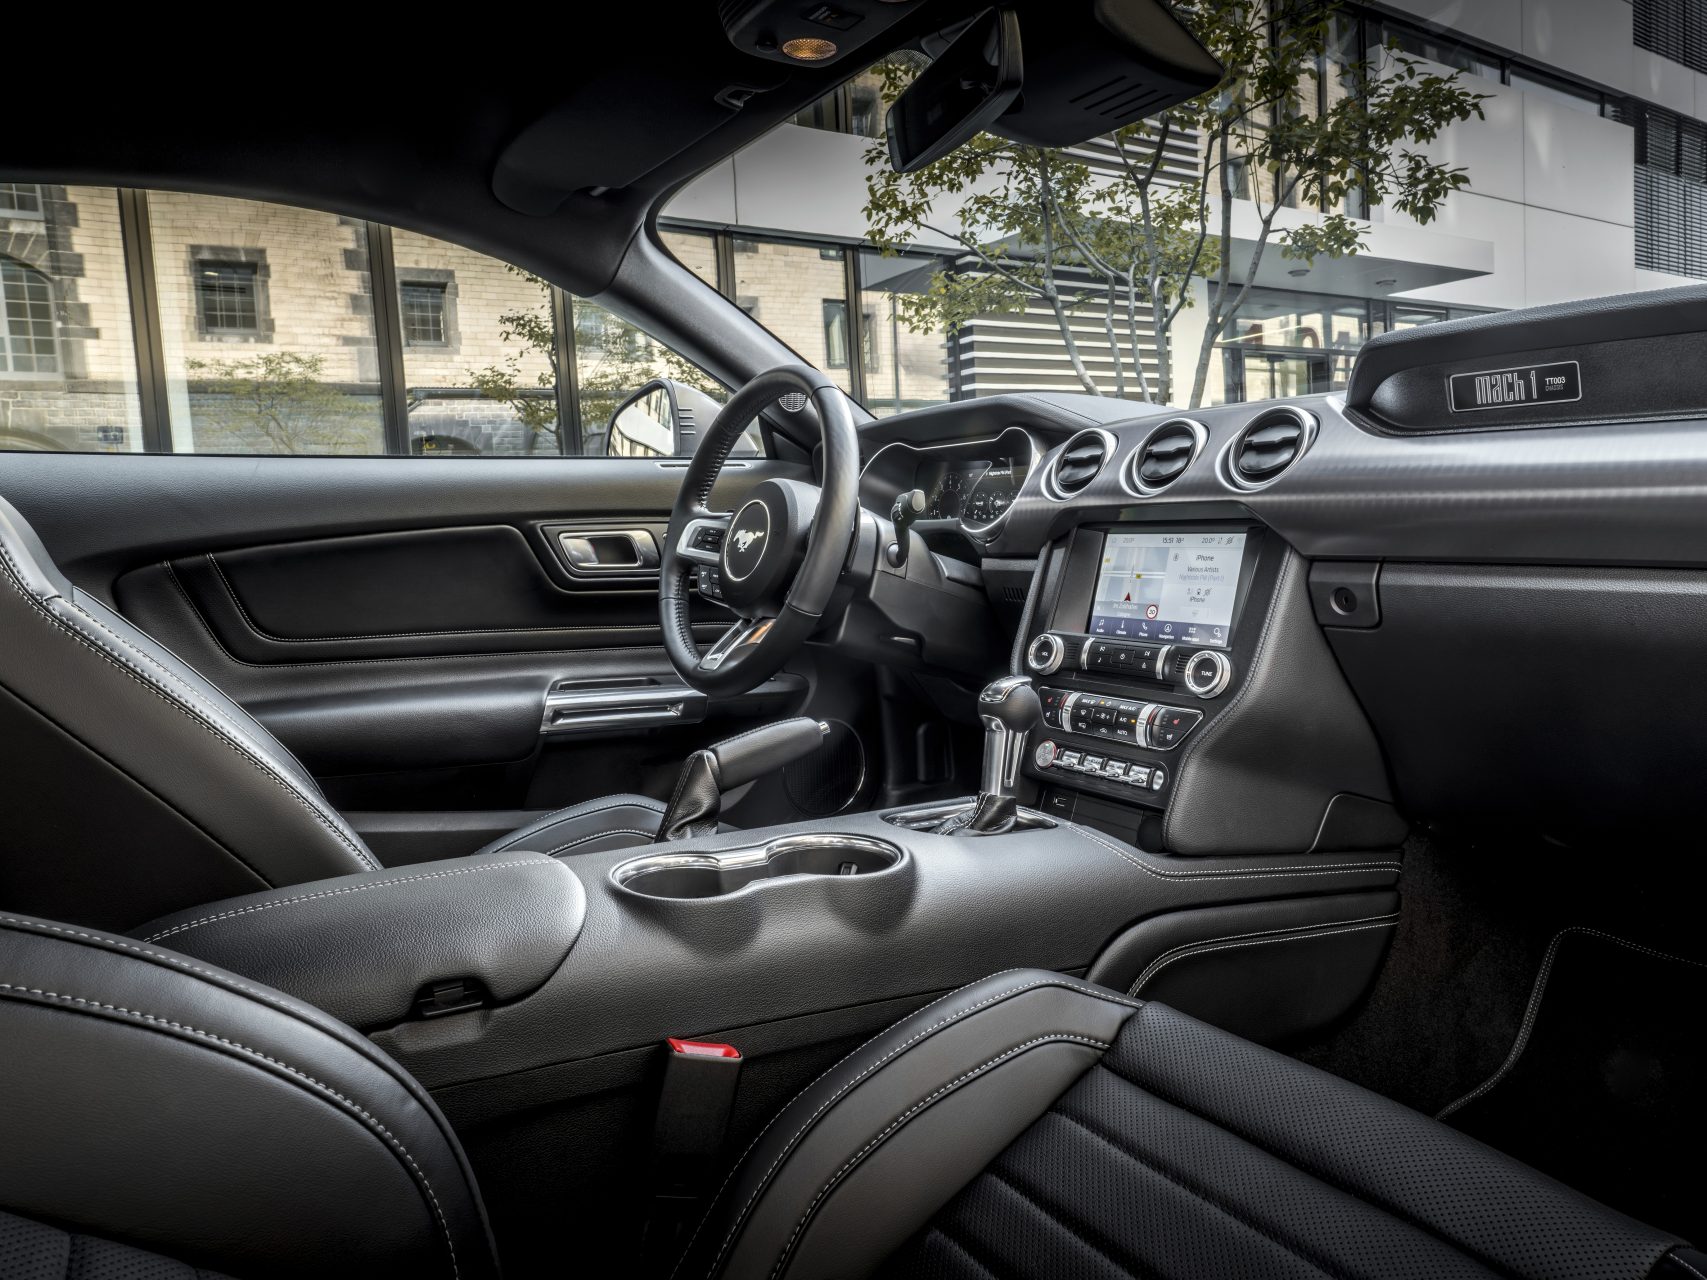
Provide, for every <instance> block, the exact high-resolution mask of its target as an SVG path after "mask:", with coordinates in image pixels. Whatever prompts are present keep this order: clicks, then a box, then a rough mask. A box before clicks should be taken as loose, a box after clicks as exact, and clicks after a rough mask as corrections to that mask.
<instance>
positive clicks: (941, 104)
mask: <svg viewBox="0 0 1707 1280" xmlns="http://www.w3.org/2000/svg"><path fill="white" fill-rule="evenodd" d="M1024 79H1025V71H1024V66H1023V63H1022V59H1021V56H1020V36H1019V15H1018V14H1016V13H1014V11H1013V10H1011V9H988V10H986V11H985V12H984V13H982V14H980V15H979V16H978V17H976V18H974V19H973V20H972V22H971V25H969V26H968V27H967V28H966V29H965V30H964V31H962V32H961V33H960V34H959V35H958V36H956V37H955V39H954V42H953V43H952V44H950V45H949V46H948V48H946V49H944V50H943V52H942V56H941V57H939V58H937V59H936V60H935V61H934V62H932V63H931V64H930V66H928V67H926V68H925V69H924V70H923V71H921V72H920V73H919V75H918V78H917V79H915V80H914V81H913V83H912V84H910V85H908V86H907V87H906V88H905V89H904V90H902V92H901V96H900V97H898V98H897V99H895V103H894V105H893V106H891V107H890V108H889V115H888V120H887V122H886V124H885V129H886V131H887V132H888V134H889V163H890V165H891V167H893V168H894V170H895V172H896V173H911V172H913V170H915V169H921V168H923V167H924V166H925V165H927V164H930V163H931V161H933V160H940V159H942V158H943V157H944V156H945V155H947V154H948V153H949V152H950V151H953V150H954V149H955V148H956V147H958V146H960V145H961V144H962V143H963V142H966V141H967V140H968V139H970V138H972V137H973V135H975V134H977V133H978V132H979V131H980V130H982V129H984V128H985V127H987V126H989V125H991V124H993V123H994V122H995V120H996V118H997V117H998V116H1000V115H1001V114H1002V113H1003V112H1004V111H1006V110H1007V109H1008V108H1009V107H1010V106H1012V105H1013V102H1014V99H1015V98H1017V97H1018V96H1019V91H1020V85H1021V84H1022V83H1023V82H1024Z"/></svg>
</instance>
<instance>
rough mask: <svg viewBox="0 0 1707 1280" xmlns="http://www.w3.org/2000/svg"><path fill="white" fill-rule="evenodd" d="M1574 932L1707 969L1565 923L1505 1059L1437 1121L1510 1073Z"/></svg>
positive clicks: (1549, 950)
mask: <svg viewBox="0 0 1707 1280" xmlns="http://www.w3.org/2000/svg"><path fill="white" fill-rule="evenodd" d="M1573 933H1580V934H1584V935H1586V936H1588V937H1591V938H1605V939H1606V940H1607V941H1608V942H1616V943H1617V944H1618V945H1619V946H1621V947H1625V948H1627V949H1628V950H1631V951H1640V952H1641V953H1642V954H1643V955H1649V956H1653V957H1654V958H1655V959H1658V960H1674V961H1676V962H1677V963H1678V964H1687V965H1690V966H1692V967H1694V968H1697V969H1707V964H1704V963H1702V962H1701V961H1700V960H1691V959H1689V958H1688V957H1686V956H1674V955H1671V954H1669V953H1668V952H1665V951H1656V950H1654V949H1653V948H1652V947H1644V946H1643V945H1642V944H1641V943H1639V942H1631V941H1629V940H1628V939H1626V938H1620V937H1619V936H1618V935H1617V934H1615V933H1606V932H1605V931H1603V930H1600V929H1593V928H1590V927H1589V926H1588V925H1583V924H1572V925H1566V926H1565V927H1564V928H1563V929H1561V930H1559V932H1557V933H1555V934H1554V935H1553V940H1552V941H1551V942H1549V943H1548V944H1547V954H1546V955H1545V956H1544V957H1542V960H1541V968H1540V969H1539V970H1537V971H1536V974H1535V986H1534V988H1533V989H1532V990H1531V991H1530V993H1529V1003H1528V1005H1527V1006H1525V1008H1524V1010H1523V1022H1522V1024H1521V1025H1520V1026H1519V1027H1518V1029H1517V1039H1515V1040H1513V1041H1512V1045H1511V1052H1510V1053H1508V1054H1506V1058H1505V1061H1504V1062H1502V1063H1500V1065H1499V1069H1498V1070H1497V1071H1495V1072H1494V1074H1493V1075H1491V1076H1489V1077H1488V1078H1487V1079H1486V1080H1484V1081H1482V1083H1481V1084H1479V1085H1477V1086H1476V1087H1475V1088H1474V1089H1472V1090H1470V1092H1469V1093H1467V1094H1465V1095H1464V1096H1463V1097H1462V1098H1457V1099H1455V1100H1454V1101H1452V1102H1449V1103H1447V1104H1446V1105H1445V1106H1444V1107H1442V1108H1441V1109H1440V1110H1439V1111H1437V1112H1435V1113H1434V1118H1435V1119H1436V1120H1444V1119H1446V1117H1447V1116H1449V1115H1451V1114H1452V1113H1453V1112H1454V1111H1457V1110H1458V1109H1459V1108H1460V1107H1464V1106H1468V1105H1469V1104H1470V1103H1472V1102H1474V1101H1475V1100H1476V1099H1477V1098H1479V1097H1481V1096H1482V1095H1483V1094H1484V1093H1486V1092H1488V1090H1490V1089H1492V1088H1493V1087H1494V1086H1495V1085H1496V1084H1498V1083H1499V1082H1500V1081H1501V1080H1504V1079H1505V1078H1506V1076H1508V1075H1509V1074H1511V1070H1512V1068H1513V1067H1515V1066H1516V1065H1517V1060H1518V1059H1519V1058H1521V1057H1522V1056H1523V1051H1524V1050H1525V1049H1526V1048H1528V1047H1529V1033H1530V1032H1531V1031H1533V1030H1534V1029H1535V1019H1536V1018H1537V1017H1538V1016H1540V1013H1541V997H1542V996H1543V995H1545V994H1546V993H1547V979H1548V978H1549V977H1550V976H1551V975H1552V972H1553V961H1554V960H1555V959H1557V958H1558V954H1559V946H1560V944H1561V943H1563V942H1564V940H1565V939H1566V938H1567V937H1569V936H1570V935H1571V934H1573Z"/></svg>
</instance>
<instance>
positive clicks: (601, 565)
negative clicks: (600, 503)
mask: <svg viewBox="0 0 1707 1280" xmlns="http://www.w3.org/2000/svg"><path fill="white" fill-rule="evenodd" d="M557 547H558V550H560V551H561V552H562V553H563V559H564V562H565V563H566V564H568V566H569V570H570V572H571V573H634V572H636V571H639V572H643V573H644V572H647V571H650V570H653V569H656V568H657V567H658V540H657V539H656V538H654V537H653V536H652V531H651V530H650V529H561V530H559V531H558V533H557Z"/></svg>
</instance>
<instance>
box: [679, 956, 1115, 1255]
mask: <svg viewBox="0 0 1707 1280" xmlns="http://www.w3.org/2000/svg"><path fill="white" fill-rule="evenodd" d="M1020 972H1023V970H1019V969H1005V970H1003V971H1002V972H1001V973H997V974H992V975H991V977H990V978H988V979H985V981H991V980H993V979H994V978H1000V977H1004V976H1005V975H1006V974H1009V973H1020ZM1038 987H1067V988H1069V989H1070V990H1073V991H1077V992H1079V993H1080V994H1081V995H1087V996H1091V997H1092V998H1094V999H1097V1000H1102V1001H1105V1002H1107V1003H1109V1004H1119V1005H1125V1006H1127V1007H1128V1008H1132V1009H1139V1008H1142V1007H1143V1005H1142V1003H1141V1002H1139V1001H1135V1000H1128V999H1126V998H1125V997H1123V996H1118V995H1115V994H1114V993H1113V992H1109V991H1097V990H1095V989H1093V988H1091V987H1084V986H1080V985H1079V984H1078V983H1076V982H1073V981H1071V980H1070V979H1068V978H1064V977H1059V976H1057V977H1050V978H1039V979H1037V980H1036V981H1034V982H1027V983H1025V984H1023V985H1021V986H1018V987H1011V988H1009V989H1008V990H1005V991H999V992H997V993H996V994H995V995H992V996H987V997H986V998H985V999H983V1000H980V1001H978V1002H977V1003H976V1004H972V1005H968V1006H967V1007H966V1008H964V1009H960V1010H957V1011H956V1012H954V1013H951V1014H950V1015H949V1016H948V1017H946V1018H944V1019H942V1020H941V1021H939V1022H935V1023H932V1024H931V1025H930V1026H928V1027H926V1028H924V1029H923V1030H922V1031H919V1032H916V1033H915V1034H914V1035H912V1036H911V1037H909V1038H908V1039H907V1040H906V1041H904V1042H903V1043H901V1044H898V1045H896V1046H895V1047H894V1048H893V1049H891V1050H890V1051H889V1052H888V1053H886V1054H884V1055H883V1056H882V1057H881V1058H878V1059H877V1060H876V1061H875V1062H872V1063H871V1064H869V1065H868V1066H867V1067H866V1068H865V1069H864V1070H862V1071H861V1072H860V1073H859V1074H858V1075H857V1076H855V1077H854V1078H853V1079H852V1080H849V1081H848V1082H847V1083H846V1084H845V1085H843V1086H842V1087H841V1088H839V1089H837V1090H836V1091H835V1093H833V1094H831V1095H830V1097H828V1098H826V1099H825V1100H824V1102H823V1103H822V1104H821V1105H820V1106H819V1107H818V1109H817V1110H816V1111H814V1112H813V1113H812V1114H811V1115H810V1116H808V1117H807V1118H806V1122H805V1123H804V1124H802V1125H801V1126H800V1128H799V1129H798V1130H796V1131H795V1133H794V1136H793V1137H791V1138H790V1139H789V1140H788V1141H787V1142H786V1143H784V1144H783V1149H782V1151H781V1152H780V1153H779V1154H778V1155H777V1157H776V1159H775V1160H774V1161H772V1162H771V1166H770V1168H769V1169H767V1170H765V1173H764V1176H763V1177H762V1178H760V1179H759V1185H758V1186H757V1187H755V1188H754V1190H753V1194H752V1195H751V1196H750V1197H748V1199H747V1203H746V1204H745V1205H744V1206H742V1209H741V1212H740V1213H739V1214H737V1215H736V1217H735V1220H734V1222H733V1223H731V1224H730V1227H729V1233H728V1235H726V1236H725V1237H724V1239H723V1244H722V1246H721V1247H720V1248H719V1249H718V1250H717V1256H716V1257H715V1258H713V1259H712V1261H711V1267H710V1269H709V1271H708V1272H707V1274H708V1275H715V1274H716V1272H717V1264H718V1263H719V1262H721V1261H722V1260H723V1255H724V1253H725V1252H726V1251H727V1250H728V1248H729V1246H730V1245H731V1244H732V1243H733V1242H734V1239H735V1233H736V1232H737V1231H739V1230H740V1227H741V1224H742V1223H743V1222H745V1221H746V1219H747V1215H748V1214H749V1213H751V1212H752V1209H753V1205H754V1203H755V1202H756V1201H757V1200H758V1198H759V1195H760V1193H762V1192H763V1191H764V1189H765V1188H766V1187H767V1186H768V1185H769V1184H770V1180H771V1177H772V1176H773V1175H774V1174H775V1173H776V1171H777V1168H778V1167H779V1166H780V1165H781V1164H782V1162H783V1161H784V1160H785V1159H787V1158H788V1156H789V1155H791V1154H792V1153H793V1151H794V1147H795V1144H796V1143H798V1142H799V1141H800V1139H801V1137H802V1136H803V1135H804V1134H805V1133H806V1131H807V1130H808V1129H810V1128H811V1127H812V1126H813V1124H815V1123H816V1122H817V1120H818V1117H819V1116H821V1115H823V1114H824V1112H826V1111H828V1110H829V1109H830V1108H831V1107H832V1106H834V1105H835V1104H836V1103H837V1102H839V1101H840V1100H841V1099H842V1098H844V1097H846V1096H847V1095H848V1094H849V1093H850V1092H852V1091H853V1090H854V1089H855V1088H857V1087H858V1086H859V1085H860V1084H861V1083H863V1082H864V1081H865V1080H866V1079H867V1078H868V1077H870V1076H871V1075H872V1073H874V1072H876V1071H877V1070H879V1069H880V1068H881V1067H883V1066H884V1065H885V1064H886V1063H888V1062H890V1061H892V1060H893V1059H895V1058H897V1057H899V1056H900V1055H901V1054H902V1053H904V1052H906V1051H907V1050H908V1049H910V1048H912V1047H913V1046H914V1045H915V1044H917V1043H918V1042H919V1041H921V1040H923V1039H925V1038H926V1037H928V1036H930V1035H932V1034H933V1033H935V1032H937V1031H940V1030H942V1028H944V1027H946V1026H949V1025H951V1024H953V1023H955V1022H959V1021H960V1020H961V1019H962V1018H966V1017H969V1016H970V1015H972V1014H974V1013H976V1012H978V1010H980V1009H983V1008H986V1007H988V1006H990V1005H992V1004H998V1003H1000V1002H1001V1001H1003V1000H1006V999H1008V998H1009V997H1010V996H1017V995H1021V994H1023V993H1025V992H1027V991H1032V990H1035V989H1036V988H1038ZM965 989H966V988H964V987H957V988H955V990H954V991H950V992H948V993H947V994H945V995H941V996H938V997H937V998H936V999H935V1000H933V1001H931V1002H930V1003H929V1004H927V1005H925V1006H924V1007H923V1008H921V1009H919V1010H918V1011H917V1012H915V1013H914V1014H913V1015H912V1016H913V1017H914V1018H917V1017H919V1016H920V1014H923V1013H925V1012H926V1011H927V1010H930V1009H933V1008H935V1007H936V1006H937V1005H939V1004H941V1003H942V1002H943V1001H944V1000H947V999H950V998H951V997H953V996H954V995H956V994H957V993H958V992H960V991H964V990H965ZM882 1034H883V1033H882V1032H880V1033H879V1035H882ZM870 1043H871V1042H870V1041H867V1042H866V1044H864V1045H861V1046H860V1047H859V1048H858V1049H855V1050H854V1051H853V1052H852V1053H849V1054H848V1055H847V1056H846V1057H845V1058H843V1059H842V1060H841V1061H840V1062H838V1063H836V1064H835V1066H832V1067H830V1068H829V1069H828V1070H826V1071H825V1072H824V1073H823V1075H820V1076H819V1077H818V1078H817V1079H816V1080H814V1081H813V1082H812V1083H811V1084H810V1085H808V1086H807V1087H806V1088H805V1089H802V1090H801V1091H800V1093H798V1094H797V1095H795V1096H796V1098H804V1097H805V1096H806V1095H807V1094H809V1093H811V1092H812V1090H813V1089H815V1088H816V1087H817V1086H818V1085H819V1084H820V1083H821V1082H822V1081H823V1080H824V1079H825V1078H826V1077H828V1076H829V1075H830V1074H831V1073H832V1072H834V1071H835V1070H836V1069H837V1068H838V1067H840V1066H842V1065H843V1063H846V1062H849V1061H851V1060H852V1059H854V1058H855V1057H857V1056H858V1055H859V1054H860V1053H861V1052H863V1051H864V1049H865V1048H866V1045H868V1044H870ZM787 1110H788V1108H787V1107H784V1108H783V1109H782V1110H781V1111H779V1112H777V1113H776V1114H775V1115H773V1116H772V1117H771V1118H770V1119H769V1120H767V1121H766V1122H765V1127H764V1128H763V1129H760V1130H759V1132H758V1136H757V1137H755V1138H754V1139H753V1140H752V1142H751V1143H749V1144H748V1146H747V1149H746V1150H745V1151H743V1152H742V1153H741V1158H740V1159H739V1160H737V1161H736V1162H735V1164H734V1166H733V1167H732V1168H731V1169H730V1170H729V1173H728V1174H727V1176H725V1178H724V1179H723V1185H722V1186H720V1187H718V1188H717V1194H716V1195H714V1196H712V1198H711V1200H710V1201H709V1202H708V1203H707V1204H706V1215H705V1217H704V1218H702V1219H701V1220H700V1224H699V1226H698V1227H696V1228H694V1233H693V1236H691V1237H690V1238H689V1239H688V1248H687V1249H684V1250H683V1251H682V1258H681V1259H678V1260H677V1262H676V1266H675V1268H674V1269H673V1270H672V1271H671V1272H670V1275H671V1277H672V1280H674V1276H675V1274H676V1272H677V1271H679V1270H681V1265H682V1261H683V1260H685V1259H686V1257H687V1254H688V1253H689V1252H690V1251H691V1250H692V1248H693V1243H694V1241H695V1240H696V1239H698V1237H699V1233H700V1230H701V1229H702V1228H703V1227H704V1226H705V1224H706V1223H707V1222H709V1221H710V1220H711V1210H712V1209H714V1208H716V1207H717V1202H718V1201H719V1200H721V1199H722V1198H723V1193H724V1192H725V1191H727V1190H728V1189H729V1184H730V1183H731V1182H733V1181H734V1180H735V1175H736V1174H737V1173H739V1172H740V1171H741V1166H742V1165H743V1164H745V1163H746V1161H747V1157H748V1156H750V1155H752V1154H753V1151H754V1150H755V1149H756V1148H757V1147H758V1145H759V1143H760V1141H761V1140H763V1138H764V1136H765V1134H766V1133H768V1132H770V1127H771V1126H772V1125H773V1124H775V1123H776V1122H777V1121H778V1120H780V1119H781V1118H782V1116H783V1115H784V1114H785V1113H786V1112H787Z"/></svg>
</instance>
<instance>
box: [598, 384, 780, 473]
mask: <svg viewBox="0 0 1707 1280" xmlns="http://www.w3.org/2000/svg"><path fill="white" fill-rule="evenodd" d="M722 407H723V406H722V405H720V404H719V403H718V402H717V401H716V400H713V399H712V398H711V397H710V396H708V395H706V394H705V392H703V391H701V390H700V389H699V388H698V387H694V386H690V385H689V384H688V383H685V382H677V381H675V380H674V379H673V378H653V379H652V380H651V381H650V382H647V383H644V384H642V386H641V387H640V389H639V390H638V391H636V392H635V393H634V394H633V395H631V396H629V397H628V399H626V400H624V401H623V402H622V403H621V404H619V405H617V407H616V412H615V413H613V414H611V417H610V423H609V425H608V426H607V427H606V428H605V444H604V453H605V456H606V457H607V458H687V457H692V456H693V451H694V450H695V449H696V448H698V447H699V433H700V431H701V430H702V429H703V428H704V427H705V426H707V425H708V424H709V423H710V422H711V420H712V419H713V418H715V417H716V416H717V411H718V410H719V409H721V408H722ZM763 451H764V450H763V446H762V445H761V443H760V441H759V439H758V436H757V434H756V433H755V432H754V431H752V430H749V431H748V432H747V435H746V436H743V437H742V439H740V440H739V441H737V442H736V444H735V447H734V448H733V449H731V450H730V453H731V454H732V455H734V456H737V457H741V456H751V455H754V454H758V453H762V452H763Z"/></svg>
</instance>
